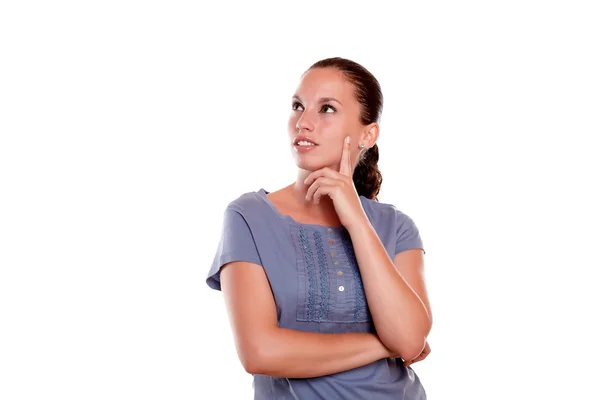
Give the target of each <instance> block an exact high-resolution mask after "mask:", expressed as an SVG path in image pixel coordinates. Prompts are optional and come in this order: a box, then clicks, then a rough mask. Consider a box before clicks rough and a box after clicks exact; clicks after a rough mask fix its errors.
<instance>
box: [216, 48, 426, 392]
mask: <svg viewBox="0 0 600 400" xmlns="http://www.w3.org/2000/svg"><path fill="white" fill-rule="evenodd" d="M382 104H383V97H382V93H381V88H380V86H379V83H378V81H377V80H376V79H375V77H373V75H372V74H371V73H370V72H369V71H367V70H366V69H365V68H364V67H362V66H361V65H359V64H357V63H355V62H353V61H350V60H347V59H343V58H337V57H336V58H329V59H325V60H321V61H319V62H317V63H315V64H314V65H312V66H311V67H310V68H309V69H308V70H307V71H306V72H305V73H304V74H303V75H302V78H301V80H300V84H299V86H298V88H297V90H296V93H295V94H294V96H293V98H292V110H291V115H290V119H289V125H288V135H289V143H290V149H291V152H292V154H293V158H294V161H295V163H296V165H297V166H298V173H297V176H296V180H295V182H293V183H292V184H290V185H289V186H286V187H284V188H282V189H280V190H277V191H274V192H267V191H266V190H264V189H262V188H261V189H260V190H258V191H256V192H249V193H244V194H242V195H241V196H240V197H238V198H237V199H235V200H233V201H232V202H230V203H229V205H228V206H227V208H226V210H225V213H224V220H223V231H222V236H221V241H220V244H219V247H218V249H217V253H216V255H215V258H214V261H213V264H212V267H211V269H210V271H209V274H208V279H207V284H208V285H209V286H210V287H211V288H213V289H216V290H222V292H223V295H224V298H225V302H226V305H227V310H228V313H229V318H230V321H231V327H232V329H233V333H234V338H235V345H236V349H237V352H238V355H239V358H240V361H241V362H242V364H243V366H244V368H245V370H246V371H247V372H248V373H250V374H253V375H254V385H253V387H254V391H255V399H328V400H330V399H370V400H376V399H405V400H409V399H411V400H412V399H426V394H425V390H424V388H423V386H422V385H421V382H420V380H419V378H418V376H417V375H416V374H415V372H414V371H413V369H412V368H411V367H410V366H409V365H410V363H412V362H416V361H419V360H422V359H423V358H425V357H426V356H427V354H428V353H429V351H430V350H429V346H428V344H427V336H428V335H429V332H430V330H431V325H432V316H431V308H430V305H429V301H428V298H427V291H426V287H425V282H424V277H423V275H424V274H423V268H424V267H423V264H424V262H423V258H424V256H423V255H424V254H425V251H424V249H423V243H422V240H421V237H420V234H419V231H418V229H417V227H416V225H415V223H414V222H413V220H412V219H411V218H410V217H409V216H408V215H406V214H404V213H403V212H401V211H400V210H398V209H396V208H395V207H394V206H393V205H391V204H385V203H380V202H379V201H378V199H377V194H378V193H379V188H380V185H381V182H382V178H381V174H380V173H379V170H378V168H377V161H378V159H379V153H378V149H377V145H376V144H375V142H376V141H377V139H378V137H379V124H378V121H379V118H380V114H381V108H382Z"/></svg>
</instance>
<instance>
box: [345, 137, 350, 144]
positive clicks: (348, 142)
mask: <svg viewBox="0 0 600 400" xmlns="http://www.w3.org/2000/svg"><path fill="white" fill-rule="evenodd" d="M346 144H350V136H346Z"/></svg>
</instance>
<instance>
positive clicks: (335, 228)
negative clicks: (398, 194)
mask: <svg viewBox="0 0 600 400" xmlns="http://www.w3.org/2000/svg"><path fill="white" fill-rule="evenodd" d="M257 193H258V194H259V195H260V198H261V199H263V200H264V202H265V203H267V205H268V206H269V208H270V209H271V210H272V211H273V213H274V214H275V215H276V216H277V217H279V218H280V219H283V220H284V221H286V222H288V223H289V224H292V225H295V226H301V227H305V228H313V229H318V230H326V231H329V232H331V231H336V232H342V231H344V230H345V229H346V228H345V227H344V226H343V225H340V226H329V225H319V224H305V223H302V222H298V221H296V220H295V219H293V218H292V217H290V216H289V215H283V214H281V212H279V210H278V209H277V207H275V204H273V203H272V202H271V200H270V199H269V198H268V197H267V194H268V193H270V192H267V191H266V190H265V189H264V188H260V189H259V190H258V191H257ZM360 200H361V202H362V201H363V196H360Z"/></svg>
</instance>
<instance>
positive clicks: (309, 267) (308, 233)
mask: <svg viewBox="0 0 600 400" xmlns="http://www.w3.org/2000/svg"><path fill="white" fill-rule="evenodd" d="M290 229H291V234H292V239H293V242H294V248H295V251H296V266H297V277H298V292H297V304H296V319H297V321H303V322H339V323H359V322H360V323H362V322H371V316H370V314H369V311H368V307H367V301H366V298H365V293H364V289H363V285H362V280H361V277H360V271H359V269H358V263H357V261H356V257H355V255H354V249H353V247H352V242H351V240H350V236H349V234H348V233H347V231H346V230H345V229H337V230H336V229H318V228H314V227H309V226H306V225H293V226H291V228H290ZM321 231H323V232H321Z"/></svg>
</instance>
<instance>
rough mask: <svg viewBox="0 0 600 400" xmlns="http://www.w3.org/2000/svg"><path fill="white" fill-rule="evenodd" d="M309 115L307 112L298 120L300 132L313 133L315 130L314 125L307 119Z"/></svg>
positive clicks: (297, 124)
mask: <svg viewBox="0 0 600 400" xmlns="http://www.w3.org/2000/svg"><path fill="white" fill-rule="evenodd" d="M307 117H308V115H307V113H306V111H305V112H303V113H302V116H301V117H300V118H298V122H296V129H297V130H299V131H303V130H308V131H312V130H313V128H314V124H313V123H312V122H311V121H310V120H309V119H310V118H307Z"/></svg>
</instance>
